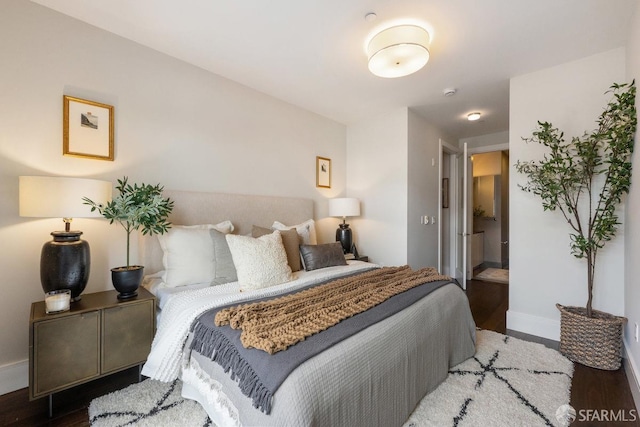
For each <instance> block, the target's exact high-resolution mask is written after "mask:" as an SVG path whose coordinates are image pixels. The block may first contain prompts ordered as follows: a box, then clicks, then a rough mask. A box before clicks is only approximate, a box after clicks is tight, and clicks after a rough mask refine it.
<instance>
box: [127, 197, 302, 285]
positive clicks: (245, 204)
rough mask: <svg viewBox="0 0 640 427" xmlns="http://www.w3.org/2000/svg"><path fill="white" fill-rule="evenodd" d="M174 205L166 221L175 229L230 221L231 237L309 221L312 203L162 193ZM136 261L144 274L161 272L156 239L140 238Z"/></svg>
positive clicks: (293, 198) (280, 198)
mask: <svg viewBox="0 0 640 427" xmlns="http://www.w3.org/2000/svg"><path fill="white" fill-rule="evenodd" d="M164 195H165V196H166V197H169V198H171V199H172V200H173V201H174V207H173V212H172V213H171V215H170V216H169V220H170V221H171V222H172V223H173V224H175V225H196V224H217V223H219V222H222V221H224V220H230V221H231V222H232V223H233V225H234V227H235V230H234V232H233V233H234V234H250V233H251V227H252V226H253V225H258V226H261V227H271V224H273V222H274V221H280V222H282V223H284V224H287V225H294V224H299V223H301V222H304V221H306V220H308V219H309V218H313V200H311V199H303V198H295V197H272V196H251V195H244V194H226V193H203V192H195V191H175V190H165V191H164ZM139 247H140V261H141V264H142V265H144V266H145V274H151V273H155V272H157V271H160V270H162V268H163V266H162V249H161V248H160V244H159V243H158V237H157V236H142V237H141V238H140V245H139Z"/></svg>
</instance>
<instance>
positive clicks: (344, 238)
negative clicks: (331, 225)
mask: <svg viewBox="0 0 640 427" xmlns="http://www.w3.org/2000/svg"><path fill="white" fill-rule="evenodd" d="M336 242H340V244H341V245H342V252H343V253H345V254H346V253H348V252H349V251H350V250H351V229H350V228H349V224H345V223H342V224H340V228H338V229H337V230H336Z"/></svg>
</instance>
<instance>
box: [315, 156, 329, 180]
mask: <svg viewBox="0 0 640 427" xmlns="http://www.w3.org/2000/svg"><path fill="white" fill-rule="evenodd" d="M316 187H322V188H331V159H327V158H326V157H319V156H318V157H316Z"/></svg>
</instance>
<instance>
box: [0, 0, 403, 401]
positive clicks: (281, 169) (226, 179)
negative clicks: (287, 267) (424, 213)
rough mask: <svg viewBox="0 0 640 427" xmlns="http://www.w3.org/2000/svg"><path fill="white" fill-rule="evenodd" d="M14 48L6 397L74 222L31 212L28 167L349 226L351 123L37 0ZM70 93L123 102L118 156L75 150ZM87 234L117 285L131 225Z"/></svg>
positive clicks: (2, 136) (329, 232) (19, 14)
mask: <svg viewBox="0 0 640 427" xmlns="http://www.w3.org/2000/svg"><path fill="white" fill-rule="evenodd" d="M0 52H2V67H0V86H1V88H0V129H1V132H0V240H1V241H2V242H4V243H3V248H2V256H0V271H2V274H3V278H2V285H1V286H2V290H3V292H4V295H5V297H3V298H2V299H0V324H2V327H1V328H0V393H3V392H7V391H10V390H11V389H15V388H19V387H24V386H26V384H27V377H26V372H27V370H26V366H27V365H26V362H25V360H26V358H27V355H28V320H29V309H30V305H31V302H33V301H38V300H42V298H43V295H42V288H41V286H40V283H39V282H40V281H39V260H40V248H41V246H42V244H43V243H44V242H45V241H46V240H48V239H50V236H49V233H50V232H51V231H53V230H57V229H60V227H61V221H60V220H58V219H42V220H37V219H32V218H20V217H19V216H18V176H20V175H29V174H34V175H63V176H83V177H95V178H100V179H107V180H111V181H114V182H115V180H116V178H119V177H121V176H123V175H128V176H129V177H130V180H131V181H133V182H140V181H143V182H149V183H154V184H155V183H157V182H160V183H162V184H163V185H164V186H165V187H166V188H169V189H187V190H198V191H218V192H230V193H246V194H265V195H283V196H298V197H307V198H312V199H314V200H315V216H316V218H317V219H319V224H318V225H319V230H320V239H321V240H322V241H332V240H334V233H335V228H336V227H337V224H338V222H339V221H338V220H337V219H335V218H326V214H327V202H326V198H327V197H334V196H337V195H340V194H342V193H344V191H345V171H346V128H345V126H343V125H341V124H338V123H336V122H333V121H331V120H328V119H326V118H323V117H320V116H318V115H315V114H312V113H309V112H307V111H304V110H301V109H299V108H297V107H294V106H292V105H290V104H286V103H284V102H281V101H278V100H276V99H274V98H271V97H269V96H266V95H264V94H261V93H259V92H256V91H254V90H252V89H249V88H247V87H244V86H241V85H238V84H236V83H233V82H231V81H229V80H226V79H224V78H221V77H219V76H216V75H213V74H211V73H208V72H206V71H204V70H202V69H199V68H196V67H193V66H190V65H187V64H185V63H183V62H181V61H178V60H176V59H173V58H170V57H168V56H165V55H163V54H160V53H158V52H156V51H153V50H150V49H148V48H145V47H142V46H140V45H138V44H135V43H132V42H130V41H128V40H125V39H123V38H120V37H117V36H115V35H113V34H110V33H107V32H104V31H102V30H99V29H97V28H94V27H91V26H89V25H87V24H84V23H81V22H79V21H76V20H74V19H71V18H69V17H66V16H64V15H61V14H58V13H56V12H54V11H51V10H50V9H47V8H43V7H41V6H38V5H36V4H33V3H31V2H27V1H22V0H5V1H3V3H2V13H0ZM282 78H283V79H286V78H287V76H282ZM63 94H68V95H74V96H78V97H81V98H86V99H91V100H95V101H100V102H104V103H107V104H111V105H113V106H114V107H115V144H116V153H115V156H116V158H115V161H114V162H107V161H99V160H89V159H78V158H72V157H64V156H62V95H63ZM368 149H369V148H367V150H368ZM390 151H393V150H390ZM404 152H405V153H406V148H405V150H404ZM317 155H320V156H324V157H328V158H331V159H332V174H333V175H332V180H331V181H332V188H331V189H317V188H316V187H315V156H317ZM403 158H406V154H404V155H403ZM392 166H393V164H392ZM389 170H390V172H391V173H396V171H395V169H394V168H393V167H390V168H389ZM405 174H406V166H405ZM369 184H371V185H374V186H377V184H378V183H373V182H369ZM405 194H406V191H403V195H405ZM403 197H405V196H403ZM383 200H384V202H381V205H383V206H384V208H385V209H386V207H387V205H386V199H383ZM365 209H366V207H365ZM402 216H403V218H406V215H404V214H403V215H402ZM231 219H233V218H231ZM382 220H383V221H384V220H385V219H384V218H383V219H382ZM405 221H406V219H405ZM263 225H268V224H263ZM397 226H398V227H406V224H405V223H404V222H400V223H399V224H398V225H397ZM74 228H77V229H81V230H83V231H84V238H85V239H86V240H87V241H88V242H89V243H90V244H91V251H92V272H91V277H90V280H89V284H88V286H87V289H86V291H85V292H96V291H101V290H107V289H111V284H110V280H109V278H108V272H109V268H110V267H114V266H117V265H121V264H122V263H123V260H124V245H125V235H124V232H123V231H121V230H120V229H116V228H115V226H109V225H108V223H107V222H106V221H104V220H98V219H91V220H89V219H84V220H83V219H76V220H75V221H74ZM356 233H357V231H356ZM405 246H406V245H405Z"/></svg>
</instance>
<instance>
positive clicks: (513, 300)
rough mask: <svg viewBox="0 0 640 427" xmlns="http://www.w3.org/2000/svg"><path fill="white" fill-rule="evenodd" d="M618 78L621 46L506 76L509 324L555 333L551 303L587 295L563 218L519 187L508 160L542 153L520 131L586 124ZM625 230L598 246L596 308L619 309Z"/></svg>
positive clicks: (573, 132) (568, 131)
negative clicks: (541, 125) (546, 123)
mask: <svg viewBox="0 0 640 427" xmlns="http://www.w3.org/2000/svg"><path fill="white" fill-rule="evenodd" d="M624 80H625V50H624V48H620V49H615V50H611V51H608V52H604V53H601V54H598V55H594V56H591V57H588V58H584V59H581V60H578V61H574V62H569V63H566V64H562V65H559V66H556V67H552V68H548V69H544V70H541V71H538V72H534V73H531V74H527V75H523V76H519V77H515V78H513V79H511V89H510V123H509V124H510V134H509V140H510V163H511V165H512V166H511V170H510V193H509V196H510V220H511V221H510V238H509V241H510V246H511V257H510V261H509V262H510V289H509V311H508V313H507V327H508V328H509V329H514V330H518V331H522V332H526V333H529V334H533V335H538V336H542V337H546V338H551V339H556V340H557V339H559V335H560V328H559V317H560V316H559V312H558V311H557V309H556V307H555V303H561V304H563V305H577V306H584V305H585V304H586V302H587V284H586V264H585V262H584V260H578V259H576V258H574V257H573V256H572V255H571V254H570V249H569V230H570V229H569V227H568V226H567V224H566V222H565V220H564V218H563V217H562V215H561V214H560V213H551V212H544V211H543V209H542V204H541V202H540V200H539V199H538V198H536V197H535V196H533V195H532V194H529V193H525V192H523V191H522V190H520V189H519V188H518V184H523V183H524V182H525V180H524V177H523V175H521V174H518V173H517V172H516V171H515V168H514V166H513V165H514V164H515V163H516V161H517V160H532V159H540V158H541V157H542V155H543V152H544V150H543V147H540V146H538V145H533V144H526V143H525V142H523V141H522V139H521V138H522V137H523V136H527V137H528V136H530V135H531V133H532V132H533V131H534V129H535V126H536V123H537V121H538V120H541V121H549V122H551V123H553V124H554V125H555V126H557V127H559V128H560V129H561V130H563V131H564V132H565V137H567V138H570V137H571V136H577V135H582V133H583V132H584V131H586V130H592V129H593V128H594V126H595V121H596V119H597V118H598V116H599V115H600V113H601V112H602V110H603V108H604V106H605V105H606V103H607V102H608V100H609V99H610V96H609V95H605V94H604V92H605V91H606V90H608V88H609V87H610V86H611V84H612V83H614V82H622V81H624ZM621 212H622V211H621ZM621 219H622V218H621ZM624 229H625V227H624V225H623V226H622V227H621V229H620V232H619V233H618V237H617V238H616V239H615V240H613V241H611V242H608V244H607V246H606V247H605V248H604V249H601V250H600V251H599V253H598V265H597V269H596V277H595V287H594V308H596V309H599V310H603V311H607V312H610V313H613V314H618V315H620V314H623V312H624V303H623V301H624V243H625V238H624V234H625V230H624Z"/></svg>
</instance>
